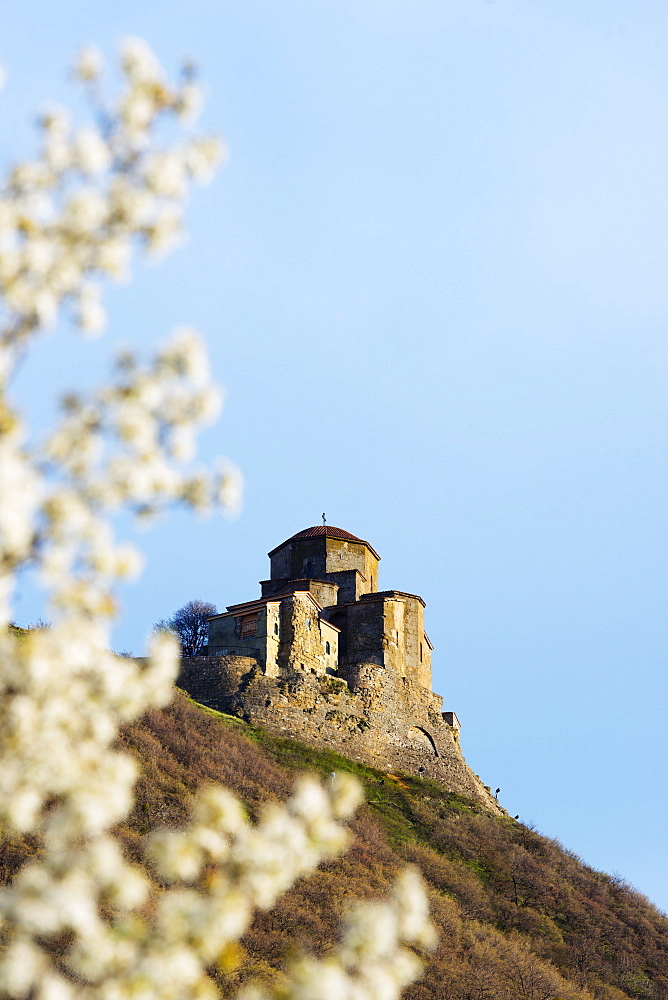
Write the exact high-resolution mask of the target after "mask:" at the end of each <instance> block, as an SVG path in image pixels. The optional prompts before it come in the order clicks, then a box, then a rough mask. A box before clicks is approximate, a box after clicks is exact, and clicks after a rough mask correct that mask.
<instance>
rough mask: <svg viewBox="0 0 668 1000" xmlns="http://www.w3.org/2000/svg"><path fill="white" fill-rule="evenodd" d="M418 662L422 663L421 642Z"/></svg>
mask: <svg viewBox="0 0 668 1000" xmlns="http://www.w3.org/2000/svg"><path fill="white" fill-rule="evenodd" d="M420 663H422V643H420Z"/></svg>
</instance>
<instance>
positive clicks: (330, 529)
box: [269, 524, 380, 559]
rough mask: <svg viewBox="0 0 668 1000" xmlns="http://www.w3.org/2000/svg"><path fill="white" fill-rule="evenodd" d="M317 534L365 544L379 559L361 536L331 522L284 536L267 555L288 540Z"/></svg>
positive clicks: (312, 536) (377, 557)
mask: <svg viewBox="0 0 668 1000" xmlns="http://www.w3.org/2000/svg"><path fill="white" fill-rule="evenodd" d="M318 535H324V536H325V537H326V538H342V539H344V541H349V542H357V543H358V545H366V546H367V548H369V549H371V551H372V552H373V554H374V555H375V557H376V559H380V556H379V555H378V553H377V552H376V551H375V549H374V548H373V546H371V545H369V543H368V542H365V541H364V539H363V538H358V537H357V535H351V533H350V532H349V531H344V529H343V528H336V527H335V526H334V525H333V524H315V525H314V526H313V527H312V528H304V530H303V531H298V532H297V533H296V534H295V535H291V536H290V537H289V538H286V539H285V541H284V542H281V544H280V545H277V546H276V548H275V549H272V550H271V552H270V553H269V556H270V557H271V556H273V554H274V552H278V550H279V549H282V548H283V546H284V545H287V544H288V542H294V541H295V539H297V538H315V537H317V536H318Z"/></svg>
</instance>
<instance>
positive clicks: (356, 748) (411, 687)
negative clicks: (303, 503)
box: [178, 524, 502, 812]
mask: <svg viewBox="0 0 668 1000" xmlns="http://www.w3.org/2000/svg"><path fill="white" fill-rule="evenodd" d="M269 560H270V573H269V579H268V580H263V581H262V582H261V584H260V586H261V588H262V590H261V596H260V597H258V598H256V599H255V600H252V601H246V602H244V603H243V604H233V605H230V606H229V607H228V608H227V610H226V611H224V612H223V613H222V614H216V615H213V616H212V617H211V618H210V619H209V639H208V648H207V650H206V655H204V656H197V657H189V658H187V659H185V660H184V661H183V667H182V671H181V675H180V677H179V680H178V684H179V685H180V686H181V687H182V688H184V689H185V690H186V691H188V693H190V694H191V695H192V697H194V698H195V699H196V700H197V701H200V702H202V703H204V704H207V705H210V706H211V707H214V708H217V709H219V710H221V711H224V712H227V713H230V714H234V715H237V716H239V717H241V718H244V719H245V720H247V721H248V722H251V723H255V724H258V725H263V726H266V727H267V728H269V729H272V730H274V731H277V732H279V733H283V734H285V735H289V736H292V737H294V738H296V739H301V740H303V741H304V742H306V743H313V744H315V745H320V746H327V747H329V748H330V749H334V750H337V751H338V752H340V753H342V754H344V755H346V756H348V757H353V758H357V759H359V760H362V761H365V762H366V763H369V764H371V765H372V766H374V767H377V768H379V769H381V770H383V771H386V772H387V771H395V770H400V771H404V772H407V773H413V774H419V775H422V776H424V777H431V778H434V779H435V780H438V781H440V782H442V783H443V784H445V785H446V786H447V787H449V788H451V789H452V790H453V791H456V792H459V793H460V794H463V795H466V796H468V797H469V798H472V799H474V800H475V801H477V802H478V803H480V804H481V805H484V806H485V807H486V808H488V809H491V810H492V811H494V812H501V811H502V810H501V809H500V807H498V805H497V803H496V801H495V799H494V797H493V796H492V795H491V793H490V790H489V788H488V787H486V786H484V785H483V784H482V782H481V781H480V779H479V778H478V777H477V776H476V775H474V774H473V772H472V771H471V770H470V768H469V767H468V765H467V764H466V762H465V760H464V758H463V756H462V754H461V750H460V746H459V728H460V727H459V722H458V720H457V716H456V715H455V713H454V712H452V711H450V712H443V711H442V698H441V697H440V696H439V695H436V694H434V693H433V691H432V689H431V684H432V681H431V654H432V648H433V647H432V644H431V642H430V641H429V638H428V636H427V633H426V632H425V629H424V610H425V603H424V601H423V600H422V598H421V597H419V596H418V595H416V594H408V593H405V592H404V591H400V590H379V589H378V579H379V577H378V564H379V562H380V556H379V555H378V553H377V552H376V551H375V549H374V548H373V547H372V546H371V545H370V544H369V542H367V541H364V540H363V539H361V538H358V537H357V536H355V535H352V534H351V533H350V532H348V531H344V530H343V529H342V528H336V527H334V526H332V525H328V524H322V525H317V526H315V527H311V528H306V529H304V530H303V531H298V532H297V533H296V534H295V535H292V536H291V537H290V538H288V539H287V540H286V541H284V542H282V543H281V544H280V545H278V546H276V548H274V549H272V550H271V552H270V553H269Z"/></svg>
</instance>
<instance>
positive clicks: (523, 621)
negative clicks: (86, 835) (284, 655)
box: [0, 0, 668, 909]
mask: <svg viewBox="0 0 668 1000" xmlns="http://www.w3.org/2000/svg"><path fill="white" fill-rule="evenodd" d="M3 28H4V30H3V38H2V45H1V47H0V48H1V51H0V59H2V61H3V62H4V64H5V65H6V67H7V69H8V71H9V79H8V84H7V87H6V89H5V91H4V94H3V95H2V96H1V98H0V117H1V121H2V125H3V131H2V134H3V140H2V146H1V149H0V156H1V157H2V162H3V163H5V164H6V163H9V162H11V159H12V158H13V157H14V156H18V155H23V154H24V153H25V152H26V151H28V150H30V149H31V148H32V143H33V134H32V122H33V121H34V115H35V111H36V110H37V109H38V108H39V107H40V106H41V105H43V104H44V103H45V101H47V100H49V99H51V100H57V101H61V102H63V103H68V104H72V102H73V100H75V97H74V93H75V92H74V88H73V85H72V82H71V80H69V79H68V77H67V73H66V72H65V70H66V66H67V65H68V61H69V60H70V57H71V55H72V53H73V52H74V50H75V49H76V48H77V47H78V46H79V45H81V44H83V43H85V42H88V41H94V42H96V43H97V44H98V45H99V46H100V47H101V48H102V49H103V50H104V51H105V52H106V53H107V54H108V55H109V56H111V54H112V52H113V51H114V49H115V46H116V45H117V43H118V41H119V40H120V39H121V38H122V37H123V36H125V35H129V34H139V35H142V36H143V37H145V38H146V39H147V40H148V41H149V42H150V43H151V44H152V45H153V46H154V48H155V50H156V52H157V53H158V55H159V56H160V58H161V59H162V61H163V62H164V63H165V64H166V65H167V66H169V67H172V68H176V67H177V65H178V64H179V61H180V59H181V58H182V57H183V56H184V55H192V56H194V57H195V58H196V59H197V61H198V63H199V65H200V68H201V73H202V78H203V81H204V83H205V85H206V89H207V93H208V105H207V111H206V114H205V119H204V123H205V124H206V125H207V126H208V127H210V128H213V129H216V130H218V131H220V132H221V133H222V134H223V135H224V136H225V137H226V140H227V142H228V144H229V147H230V150H231V158H230V162H229V165H228V166H227V167H226V169H225V170H224V171H222V172H221V173H220V174H219V176H218V178H217V179H216V181H215V182H214V184H213V185H211V187H209V188H208V189H205V190H203V191H198V192H197V193H196V194H195V196H194V197H193V200H192V204H191V208H190V226H189V229H190V234H191V235H190V241H189V243H188V245H187V246H185V247H184V248H182V249H180V250H179V251H178V252H177V253H175V254H174V255H173V256H172V257H170V258H169V259H168V260H167V261H166V262H165V263H164V264H163V265H161V266H160V267H153V266H143V265H142V266H140V267H139V268H138V269H137V274H136V279H135V280H134V282H133V283H132V284H131V285H130V286H128V287H124V288H120V289H113V290H112V291H111V293H110V296H109V299H108V303H109V309H110V316H111V324H110V332H109V335H108V337H107V338H106V339H105V340H104V341H100V342H98V343H94V344H88V343H85V344H82V343H81V342H80V341H78V340H77V339H76V338H75V337H74V336H73V335H72V334H71V333H70V332H68V331H67V330H61V331H59V332H57V334H55V335H53V336H51V337H49V338H47V339H46V340H45V341H44V342H43V344H42V345H41V348H40V352H39V354H36V355H35V357H34V358H33V359H32V360H31V361H30V362H29V363H28V364H27V365H26V368H25V370H24V372H23V374H22V377H21V380H20V382H19V383H18V384H17V390H16V391H17V394H18V397H19V399H20V405H21V406H22V407H23V409H24V411H25V412H26V413H27V414H30V415H31V416H32V417H33V419H34V420H36V421H37V422H38V423H40V422H42V423H43V422H44V421H45V420H46V419H47V416H48V413H49V406H50V405H51V404H50V402H49V401H50V400H53V399H55V398H56V397H57V395H58V393H59V392H61V391H62V390H63V389H65V388H69V387H71V386H72V385H73V384H74V383H77V384H87V383H93V382H94V381H95V380H98V379H100V378H101V377H103V374H104V372H105V370H106V367H107V365H108V359H109V357H110V356H111V353H112V351H113V347H114V344H116V343H119V342H121V341H127V340H132V341H133V342H136V343H137V344H138V345H141V346H142V347H143V348H145V349H146V350H148V349H149V348H150V346H151V345H153V344H154V343H156V342H157V341H159V340H160V339H161V338H162V337H164V336H165V335H166V334H167V333H168V332H169V330H171V329H172V328H173V327H174V326H175V325H177V324H179V323H183V322H188V323H192V324H193V325H195V326H197V327H198V328H199V329H200V330H201V331H202V332H203V333H204V334H205V336H206V338H207V340H208V342H209V344H210V349H211V356H212V359H213V364H214V368H215V370H216V373H217V375H218V377H219V379H220V381H221V382H222V383H224V385H225V386H226V388H227V403H226V408H225V412H224V415H223V418H222V420H221V421H220V423H219V424H218V425H217V426H216V427H215V428H213V429H211V430H208V431H207V432H206V433H205V435H204V436H203V438H202V454H203V456H204V457H205V458H207V459H208V458H211V457H213V456H215V455H217V454H221V453H222V454H225V455H227V456H228V457H229V458H231V459H232V460H233V461H235V462H236V463H237V464H238V465H239V466H240V467H241V469H242V471H243V473H244V476H245V479H246V495H245V502H244V507H243V511H242V513H241V516H240V517H239V519H238V520H236V521H229V520H225V519H222V518H219V519H214V520H211V521H198V520H188V519H186V518H185V517H184V516H182V515H175V516H174V517H171V518H170V519H168V520H166V521H165V522H164V523H163V524H161V525H160V526H159V527H158V528H157V529H155V530H154V531H153V532H152V533H151V534H150V535H147V536H146V537H145V538H144V539H143V544H144V548H145V550H146V552H147V554H148V557H149V564H148V567H147V569H146V571H145V573H144V575H143V577H142V579H141V581H140V582H139V583H138V584H137V585H136V586H135V587H133V588H132V590H128V591H127V592H126V593H125V611H124V617H123V621H122V623H120V625H119V628H118V634H117V648H118V649H130V650H132V651H134V652H140V651H141V650H142V648H143V643H144V641H145V636H146V634H147V631H148V629H149V628H150V625H151V623H152V622H154V621H155V620H156V619H158V618H163V617H165V616H167V615H169V614H170V613H171V612H172V611H173V610H174V609H176V608H177V607H179V606H180V605H181V604H183V603H184V602H185V601H187V600H189V599H190V598H195V597H196V598H202V599H205V600H210V601H213V602H214V603H216V604H217V605H218V606H219V607H220V608H222V607H224V606H225V605H227V604H231V603H235V602H238V601H243V600H247V599H250V598H252V597H253V596H254V595H255V594H256V593H257V592H258V588H257V581H258V580H260V579H262V578H264V577H266V575H267V568H268V562H267V560H266V555H265V553H266V552H267V551H268V550H269V549H271V548H272V547H274V546H275V545H276V544H278V543H279V542H280V541H282V540H283V539H284V538H287V537H288V536H289V535H291V534H293V533H294V532H295V531H298V530H300V529H301V528H304V527H307V526H309V525H311V524H315V523H318V521H319V518H320V513H321V512H322V511H323V510H324V511H326V512H327V516H328V520H329V521H330V523H333V524H336V525H339V526H341V527H343V528H345V529H347V530H348V531H351V532H353V533H354V534H357V535H360V536H361V537H363V538H367V539H368V540H369V541H370V542H371V544H372V545H373V546H374V548H376V550H377V551H378V552H379V553H380V554H381V556H382V557H383V561H382V563H381V581H380V582H381V585H382V586H385V587H396V588H398V589H403V590H409V591H413V592H416V593H419V594H422V596H423V597H424V598H425V600H426V601H427V605H428V606H427V629H428V631H429V634H430V637H431V639H432V641H433V642H434V645H435V647H436V648H435V652H434V664H435V668H434V687H435V689H436V690H437V691H439V693H442V694H443V695H444V698H445V704H444V707H445V708H446V709H454V710H456V711H457V713H458V715H459V717H460V719H461V720H462V723H463V727H464V728H463V745H464V750H465V753H466V755H467V758H468V760H469V762H470V763H471V765H472V766H473V767H474V769H475V770H476V771H477V772H478V773H480V774H481V776H482V777H483V779H484V780H485V782H486V783H488V784H491V785H492V786H493V787H497V786H501V789H502V791H501V795H500V799H501V801H502V802H503V804H504V805H505V806H506V807H507V808H508V809H509V811H510V812H511V813H512V814H516V813H518V814H519V815H520V816H521V818H522V819H523V820H524V821H525V822H532V823H534V824H535V825H536V826H537V827H538V828H539V829H540V830H541V831H542V832H544V833H547V834H549V835H551V836H554V837H556V838H558V839H560V840H562V841H563V842H564V843H565V844H566V845H567V846H568V847H569V848H571V849H572V850H574V851H575V852H577V853H579V854H580V855H582V857H583V858H584V859H585V860H586V861H587V862H589V863H590V864H592V865H593V866H595V867H598V868H602V869H604V870H607V871H609V872H618V873H620V874H622V875H623V876H625V877H626V878H628V879H629V880H630V881H631V882H632V883H634V884H635V885H636V886H637V887H638V889H640V890H641V891H642V892H644V893H646V894H647V895H649V896H650V897H651V898H652V899H653V900H654V901H655V902H657V903H658V904H659V905H660V906H661V907H662V908H664V909H668V875H667V874H666V872H667V870H668V869H667V866H666V864H665V857H664V855H665V848H664V842H665V835H664V829H665V827H666V820H667V815H666V813H667V811H668V805H667V797H666V777H665V766H664V761H665V759H666V750H667V746H666V744H667V742H668V737H667V735H666V725H665V711H666V708H665V703H666V679H665V678H666V671H665V662H666V648H667V642H666V639H667V635H666V632H667V628H666V615H665V608H666V598H667V596H668V595H667V594H666V589H667V588H666V572H665V570H666V533H665V507H666V503H665V500H666V488H667V486H668V473H667V469H666V438H667V435H668V422H667V419H666V418H667V416H668V413H667V410H668V403H667V398H668V397H667V395H666V381H667V361H668V344H667V333H666V326H667V323H666V321H667V318H668V283H667V281H666V274H667V270H668V260H667V253H666V251H667V249H668V141H667V138H666V135H667V132H666V120H667V119H666V111H667V107H666V104H667V95H668V65H667V64H666V60H665V51H666V43H667V42H668V8H667V7H666V5H665V3H664V2H663V0H661V2H659V0H656V2H655V0H633V2H631V0H604V2H603V0H601V2H598V0H584V2H583V0H578V2H574V0H559V2H556V0H549V2H547V0H526V2H524V0H494V2H484V0H382V2H380V0H378V2H375V0H309V2H306V0H271V2H268V0H265V2H259V0H255V2H253V0H245V2H243V3H242V2H226V0H217V2H205V0H191V2H190V3H189V4H188V5H185V4H183V3H182V2H178V3H177V2H172V3H169V2H164V0H163V2H160V3H157V2H155V3H152V2H141V3H136V2H133V3H128V2H124V0H117V2H115V3H114V4H113V5H108V4H102V3H99V2H90V0H89V2H87V3H84V2H83V0H59V3H58V4H55V3H54V4H44V3H43V2H41V3H36V2H34V0H27V2H22V3H21V4H19V3H16V2H12V0H8V3H6V4H5V6H4V17H3ZM40 610H41V609H40V606H39V596H38V595H37V594H36V592H35V591H34V590H33V589H32V588H31V587H30V586H26V587H25V588H24V590H23V591H22V593H21V595H20V598H19V601H18V603H17V612H16V617H17V620H19V621H22V622H26V623H27V622H28V621H30V620H33V619H34V618H36V617H37V616H38V615H39V613H40Z"/></svg>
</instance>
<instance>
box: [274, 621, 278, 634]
mask: <svg viewBox="0 0 668 1000" xmlns="http://www.w3.org/2000/svg"><path fill="white" fill-rule="evenodd" d="M274 635H278V622H274Z"/></svg>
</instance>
